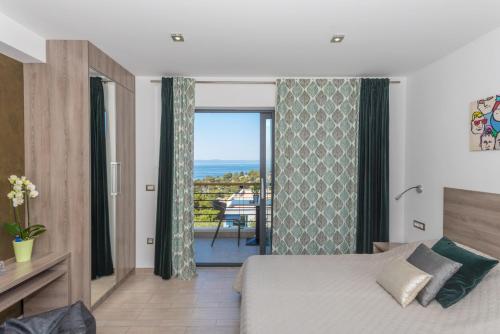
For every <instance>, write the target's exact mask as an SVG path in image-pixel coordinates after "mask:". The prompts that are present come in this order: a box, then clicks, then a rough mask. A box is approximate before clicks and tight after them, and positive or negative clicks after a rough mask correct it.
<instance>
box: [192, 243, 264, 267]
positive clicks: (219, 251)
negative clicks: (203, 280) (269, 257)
mask: <svg viewBox="0 0 500 334" xmlns="http://www.w3.org/2000/svg"><path fill="white" fill-rule="evenodd" d="M245 242H246V238H241V240H240V247H238V239H237V238H217V240H215V243H214V246H213V247H210V244H211V243H212V239H211V238H196V239H195V240H194V253H195V260H196V263H243V262H244V261H245V260H246V259H247V257H249V256H251V255H256V254H258V253H259V247H258V246H247V245H246V244H245Z"/></svg>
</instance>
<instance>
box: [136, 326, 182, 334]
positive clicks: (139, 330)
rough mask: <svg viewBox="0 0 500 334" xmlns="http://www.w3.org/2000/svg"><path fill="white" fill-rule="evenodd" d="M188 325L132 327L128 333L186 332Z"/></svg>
mask: <svg viewBox="0 0 500 334" xmlns="http://www.w3.org/2000/svg"><path fill="white" fill-rule="evenodd" d="M185 332H186V327H153V326H149V327H130V328H129V330H128V331H127V334H184V333H185Z"/></svg>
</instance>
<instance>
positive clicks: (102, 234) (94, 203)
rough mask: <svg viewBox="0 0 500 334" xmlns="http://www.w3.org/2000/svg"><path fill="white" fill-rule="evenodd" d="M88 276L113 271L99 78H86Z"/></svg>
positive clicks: (103, 111) (102, 95)
mask: <svg viewBox="0 0 500 334" xmlns="http://www.w3.org/2000/svg"><path fill="white" fill-rule="evenodd" d="M90 132H91V134H90V170H91V183H90V185H91V186H90V191H91V195H90V211H91V224H90V225H91V226H90V229H91V239H92V242H91V262H92V263H91V278H92V279H95V278H98V277H101V276H108V275H112V274H113V271H114V270H113V259H112V256H111V243H110V235H109V207H108V177H107V175H108V174H107V162H106V110H105V107H104V89H103V86H102V79H101V78H98V77H92V78H90Z"/></svg>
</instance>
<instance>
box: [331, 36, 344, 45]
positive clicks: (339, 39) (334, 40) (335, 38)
mask: <svg viewBox="0 0 500 334" xmlns="http://www.w3.org/2000/svg"><path fill="white" fill-rule="evenodd" d="M343 40H344V35H333V37H332V39H331V41H330V43H340V42H342V41H343Z"/></svg>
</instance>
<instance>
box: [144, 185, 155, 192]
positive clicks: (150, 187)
mask: <svg viewBox="0 0 500 334" xmlns="http://www.w3.org/2000/svg"><path fill="white" fill-rule="evenodd" d="M146 191H155V185H154V184H146Z"/></svg>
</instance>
